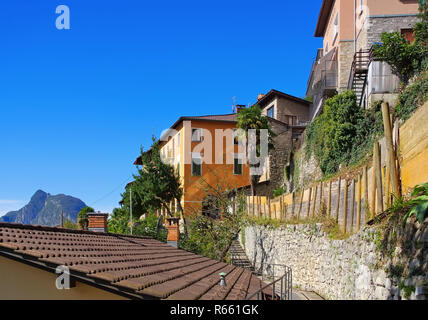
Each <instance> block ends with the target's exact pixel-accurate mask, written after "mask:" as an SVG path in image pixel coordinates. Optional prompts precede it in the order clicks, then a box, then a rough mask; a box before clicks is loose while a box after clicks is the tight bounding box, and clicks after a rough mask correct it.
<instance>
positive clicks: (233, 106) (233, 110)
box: [232, 97, 236, 113]
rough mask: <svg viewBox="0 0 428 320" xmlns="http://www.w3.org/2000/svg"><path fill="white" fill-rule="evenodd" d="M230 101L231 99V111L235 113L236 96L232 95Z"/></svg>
mask: <svg viewBox="0 0 428 320" xmlns="http://www.w3.org/2000/svg"><path fill="white" fill-rule="evenodd" d="M232 101H233V103H232V113H235V112H236V97H233V98H232Z"/></svg>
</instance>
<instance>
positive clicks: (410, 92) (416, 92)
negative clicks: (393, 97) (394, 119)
mask: <svg viewBox="0 0 428 320" xmlns="http://www.w3.org/2000/svg"><path fill="white" fill-rule="evenodd" d="M426 101H428V71H425V72H424V73H423V74H421V75H420V76H419V77H418V78H417V79H416V80H415V82H414V83H413V84H411V85H409V86H407V87H406V88H405V89H404V91H403V92H402V93H400V96H399V98H398V103H397V106H396V107H395V113H396V115H397V116H398V117H399V118H400V119H402V120H407V119H408V118H410V117H411V115H412V114H413V112H414V111H415V110H416V109H417V108H418V107H420V106H421V105H423V104H424V103H425V102H426Z"/></svg>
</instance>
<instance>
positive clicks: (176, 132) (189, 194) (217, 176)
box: [135, 114, 250, 215]
mask: <svg viewBox="0 0 428 320" xmlns="http://www.w3.org/2000/svg"><path fill="white" fill-rule="evenodd" d="M236 117H237V115H236V114H226V115H213V116H200V117H181V118H180V119H178V120H177V121H176V122H175V123H174V124H173V125H172V126H171V129H169V130H168V131H167V132H166V133H165V134H163V135H162V137H161V156H162V157H163V159H165V160H166V161H168V162H169V163H170V164H171V165H172V166H174V168H176V169H177V170H178V173H179V175H180V178H181V183H182V187H183V192H184V195H183V199H182V203H181V205H182V208H183V211H184V214H186V215H194V214H197V213H198V212H200V211H201V209H202V201H203V199H204V198H205V197H206V195H207V194H206V190H207V188H209V187H214V188H217V187H221V188H223V189H224V190H226V189H235V188H241V187H244V186H247V185H249V184H250V175H249V174H250V173H249V166H248V165H247V164H245V163H246V161H245V152H244V151H243V150H242V147H240V145H239V144H238V143H237V142H235V139H234V130H236ZM135 164H137V165H139V164H141V162H140V160H139V158H138V159H137V161H136V162H135Z"/></svg>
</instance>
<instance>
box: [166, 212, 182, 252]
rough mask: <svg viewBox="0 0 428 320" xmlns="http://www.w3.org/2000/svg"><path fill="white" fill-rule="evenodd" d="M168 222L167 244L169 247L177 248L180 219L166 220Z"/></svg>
mask: <svg viewBox="0 0 428 320" xmlns="http://www.w3.org/2000/svg"><path fill="white" fill-rule="evenodd" d="M166 220H167V221H168V225H167V229H168V238H167V240H168V244H169V245H170V246H171V247H175V248H178V239H179V238H180V218H167V219H166Z"/></svg>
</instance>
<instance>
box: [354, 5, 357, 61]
mask: <svg viewBox="0 0 428 320" xmlns="http://www.w3.org/2000/svg"><path fill="white" fill-rule="evenodd" d="M356 1H357V0H354V54H355V53H356V52H357V5H356Z"/></svg>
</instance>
